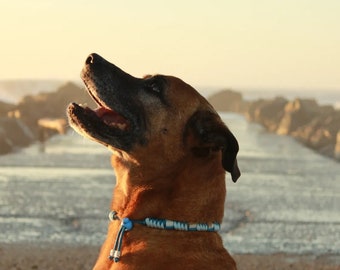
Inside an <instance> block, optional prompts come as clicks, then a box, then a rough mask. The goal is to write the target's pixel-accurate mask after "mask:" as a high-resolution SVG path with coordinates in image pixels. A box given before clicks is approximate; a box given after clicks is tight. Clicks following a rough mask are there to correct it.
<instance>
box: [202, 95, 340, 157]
mask: <svg viewBox="0 0 340 270" xmlns="http://www.w3.org/2000/svg"><path fill="white" fill-rule="evenodd" d="M209 101H210V102H211V103H212V105H213V106H215V108H216V109H217V110H219V111H232V112H238V113H242V114H244V115H245V116H246V118H247V119H248V120H249V121H253V122H257V123H259V124H261V125H263V126H264V127H265V128H266V129H267V130H269V131H271V132H276V133H277V134H280V135H290V136H293V137H294V138H296V139H297V140H298V141H300V142H302V143H303V144H305V145H306V146H307V147H309V148H312V149H314V150H316V151H317V152H319V153H320V154H323V155H326V156H329V157H334V158H336V159H339V160H340V111H339V110H335V109H334V108H333V107H332V106H330V105H327V106H320V105H318V103H317V102H316V100H314V99H300V98H297V99H295V100H293V101H287V100H286V99H285V98H282V97H277V98H274V99H268V100H265V99H259V100H256V101H253V102H246V101H244V100H242V95H241V94H239V93H237V92H234V91H231V90H225V91H222V92H219V93H217V94H215V95H213V96H212V97H211V98H209Z"/></svg>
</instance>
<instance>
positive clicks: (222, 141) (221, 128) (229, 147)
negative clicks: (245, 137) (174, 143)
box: [184, 111, 241, 182]
mask: <svg viewBox="0 0 340 270" xmlns="http://www.w3.org/2000/svg"><path fill="white" fill-rule="evenodd" d="M189 132H190V133H191V134H192V135H191V136H193V141H194V143H192V151H193V153H194V154H195V155H196V156H200V157H204V156H208V155H210V154H211V153H212V152H214V151H222V166H223V168H224V169H225V170H226V171H228V172H230V174H231V177H232V180H233V181H234V182H236V181H237V179H238V178H239V177H240V175H241V173H240V170H239V168H238V164H237V159H236V155H237V152H238V150H239V146H238V142H237V140H236V138H235V136H234V135H233V134H232V133H231V132H230V130H229V129H228V128H227V126H226V125H225V124H224V123H223V122H222V120H221V118H220V117H219V116H218V115H217V114H216V113H215V112H211V111H197V112H196V113H195V114H194V115H193V116H192V117H191V118H190V120H189V122H188V124H187V127H186V132H185V133H184V134H185V135H188V133H189Z"/></svg>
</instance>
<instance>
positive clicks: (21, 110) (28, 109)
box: [0, 83, 94, 154]
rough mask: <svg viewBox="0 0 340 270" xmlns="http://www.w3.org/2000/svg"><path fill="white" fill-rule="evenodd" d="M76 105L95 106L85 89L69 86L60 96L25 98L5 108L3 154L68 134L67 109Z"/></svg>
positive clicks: (1, 123) (59, 91) (0, 140)
mask: <svg viewBox="0 0 340 270" xmlns="http://www.w3.org/2000/svg"><path fill="white" fill-rule="evenodd" d="M73 101H74V102H77V103H83V104H84V103H87V104H89V105H90V106H91V105H92V106H93V105H94V102H93V101H92V99H91V98H90V97H89V95H86V94H84V89H83V88H80V87H79V86H77V85H76V84H74V83H67V84H65V85H63V86H61V87H60V88H59V89H57V91H56V92H52V93H51V92H49V93H40V94H38V95H30V96H25V97H24V98H23V99H22V100H21V101H20V102H19V103H18V104H17V105H13V106H6V108H5V107H1V108H4V109H3V110H2V114H3V117H2V118H1V121H0V146H1V149H0V152H1V153H2V154H3V153H7V152H8V151H12V150H13V149H15V148H17V147H24V146H27V145H29V144H30V143H32V142H34V141H37V140H40V141H41V140H45V139H47V138H48V137H50V136H52V135H53V134H55V133H57V132H58V133H64V132H65V128H66V121H67V117H66V107H67V105H68V104H69V103H70V102H73ZM0 116H1V114H0ZM47 119H49V120H48V121H47ZM52 119H53V120H52ZM39 120H40V122H39ZM42 127H44V129H45V130H42ZM52 130H54V131H53V132H51V131H52ZM1 153H0V154H1Z"/></svg>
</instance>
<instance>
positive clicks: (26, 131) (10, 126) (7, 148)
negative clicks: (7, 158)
mask: <svg viewBox="0 0 340 270" xmlns="http://www.w3.org/2000/svg"><path fill="white" fill-rule="evenodd" d="M35 139H36V137H35V136H34V134H33V133H32V131H31V129H30V128H29V127H28V126H26V125H25V123H23V122H22V121H21V120H20V119H17V118H9V117H2V118H0V145H1V147H0V154H6V153H8V152H11V151H12V150H14V149H16V148H19V147H24V146H28V145H29V144H30V143H32V142H33V141H34V140H35Z"/></svg>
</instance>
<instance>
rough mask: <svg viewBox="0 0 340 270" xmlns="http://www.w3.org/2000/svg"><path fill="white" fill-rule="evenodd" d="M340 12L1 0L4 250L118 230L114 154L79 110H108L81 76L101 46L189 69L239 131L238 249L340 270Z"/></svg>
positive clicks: (305, 5) (244, 4)
mask: <svg viewBox="0 0 340 270" xmlns="http://www.w3.org/2000/svg"><path fill="white" fill-rule="evenodd" d="M339 14H340V2H339V1H337V0H324V1H318V0H309V1H307V0H306V1H305V0H298V1H296V0H295V1H293V0H286V1H279V0H275V1H273V0H259V1H253V0H239V1H229V0H216V1H197V0H196V1H193V0H186V1H179V0H173V1H159V0H158V1H155V0H145V1H112V0H102V1H86V0H84V1H80V0H74V1H66V0H59V1H54V0H44V1H43V0H32V1H24V0H13V1H1V2H0V33H1V35H0V39H1V50H2V56H1V61H0V231H1V234H0V256H1V254H3V253H1V251H2V250H6V248H5V247H6V245H8V244H16V245H22V244H25V245H26V244H30V245H35V244H38V245H45V244H48V245H51V244H62V245H71V244H72V245H76V246H95V247H98V246H99V245H100V244H101V242H102V241H103V239H104V237H105V232H106V225H107V220H106V216H107V212H108V211H109V204H110V200H111V194H112V188H113V186H114V181H115V179H114V173H113V171H112V169H111V167H110V162H109V156H110V153H109V152H108V151H107V150H106V149H105V148H104V147H102V146H100V145H97V144H95V143H92V142H89V141H87V140H85V139H83V138H81V137H80V136H79V135H77V134H76V133H75V132H74V131H72V130H70V129H69V126H68V124H67V120H66V115H65V110H66V106H67V104H68V103H70V102H72V101H76V102H80V103H86V104H88V105H89V106H94V104H93V102H92V101H91V99H90V98H89V96H88V95H87V93H86V91H85V89H84V87H83V84H82V82H81V81H80V79H79V73H80V70H81V69H82V66H83V64H84V61H85V59H86V57H87V55H88V54H90V53H92V52H96V53H98V54H100V55H101V56H103V57H104V58H106V59H107V60H108V61H110V62H112V63H114V64H115V65H117V66H119V67H120V68H122V69H123V70H125V71H126V72H128V73H130V74H131V75H133V76H136V77H142V76H144V75H146V74H169V75H174V76H177V77H180V78H181V79H183V80H184V81H186V82H187V83H189V84H191V85H192V86H193V87H195V88H196V89H197V90H198V91H199V92H200V93H202V94H203V95H204V96H205V97H206V98H208V99H209V101H210V102H211V103H212V104H213V105H214V106H215V108H216V109H217V110H218V111H219V112H220V114H221V116H222V118H223V119H224V120H225V122H226V123H227V125H228V126H229V127H230V129H231V130H232V131H233V133H234V134H235V135H236V137H237V138H238V140H239V144H240V153H239V164H240V167H241V171H242V177H241V179H240V180H239V181H238V183H237V184H233V183H231V181H230V179H229V176H228V175H227V176H226V183H227V187H228V199H227V202H226V213H225V219H224V224H223V229H222V232H221V234H222V237H223V240H224V244H225V246H226V247H227V248H228V250H229V251H230V252H231V253H232V254H236V255H240V256H241V255H244V254H253V255H258V254H262V255H263V254H291V255H294V256H297V257H296V258H295V259H294V261H293V262H292V261H290V263H291V264H292V263H298V262H299V261H300V259H299V258H300V257H301V258H302V256H305V255H306V254H307V255H308V256H312V259H311V261H312V263H317V262H316V260H318V258H321V257H322V256H326V257H327V263H328V264H331V265H332V267H333V266H334V267H335V268H315V269H336V267H337V266H338V265H339V264H340V257H339V254H340V240H339V239H340V215H339V205H340V195H339V194H340V192H339V191H340V183H339V180H340V166H339V159H340V111H339V108H340V76H339V71H340V69H339V63H340V16H339ZM278 135H280V136H278ZM282 135H283V136H282ZM85 175H86V178H85V179H84V176H85ZM15 252H16V249H15V248H14V249H13V250H12V253H13V254H14V253H15ZM31 252H33V251H32V250H31ZM94 255H96V254H94ZM7 256H9V255H8V254H7ZM309 258H310V257H309ZM322 258H323V257H322ZM323 263H324V262H323ZM12 264H13V263H12ZM325 264H326V263H325ZM9 265H11V264H10V263H9ZM0 266H1V265H0ZM7 266H8V265H7ZM319 266H320V265H319V264H318V267H319ZM320 267H321V266H320ZM0 268H1V267H0ZM85 268H86V267H85ZM88 268H90V267H88ZM4 269H5V268H4ZM56 269H57V268H56ZM79 269H82V268H81V267H80V268H79ZM247 269H251V268H247ZM254 269H255V268H254ZM262 269H265V268H262ZM269 269H270V268H269ZM282 269H284V268H282ZM295 269H299V268H295ZM301 269H302V268H301ZM306 269H307V268H306ZM309 269H314V268H309Z"/></svg>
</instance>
